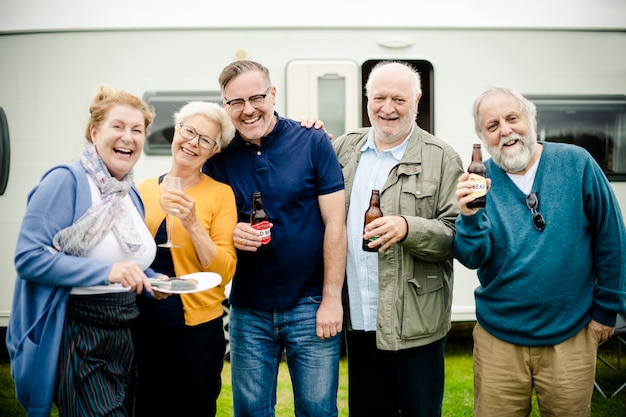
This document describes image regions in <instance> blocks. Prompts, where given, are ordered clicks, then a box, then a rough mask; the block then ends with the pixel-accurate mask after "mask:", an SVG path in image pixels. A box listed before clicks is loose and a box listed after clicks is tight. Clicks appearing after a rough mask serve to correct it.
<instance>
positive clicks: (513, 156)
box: [487, 134, 537, 174]
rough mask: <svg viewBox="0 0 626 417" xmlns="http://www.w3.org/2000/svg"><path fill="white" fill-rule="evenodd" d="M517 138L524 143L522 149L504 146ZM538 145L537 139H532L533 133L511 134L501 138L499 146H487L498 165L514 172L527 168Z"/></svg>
mask: <svg viewBox="0 0 626 417" xmlns="http://www.w3.org/2000/svg"><path fill="white" fill-rule="evenodd" d="M515 139H517V140H518V141H519V142H520V143H522V145H523V146H522V148H521V149H520V148H517V149H508V148H507V147H505V146H504V144H505V143H507V142H510V141H511V140H515ZM536 146H537V141H536V140H533V139H532V136H531V134H529V135H527V136H520V135H518V134H511V135H509V136H507V137H505V138H502V139H500V143H499V144H498V145H497V146H487V151H488V152H489V155H491V158H492V159H493V161H494V162H495V163H496V165H498V166H499V167H500V168H502V169H503V170H505V171H506V172H509V173H512V174H514V173H516V172H520V171H522V170H523V169H524V168H526V166H527V165H528V163H529V162H530V160H531V158H532V156H533V154H534V152H535V148H536Z"/></svg>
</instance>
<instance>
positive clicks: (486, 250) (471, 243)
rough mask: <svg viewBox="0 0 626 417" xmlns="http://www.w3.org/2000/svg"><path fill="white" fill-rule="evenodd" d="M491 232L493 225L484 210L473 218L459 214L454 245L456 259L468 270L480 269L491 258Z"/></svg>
mask: <svg viewBox="0 0 626 417" xmlns="http://www.w3.org/2000/svg"><path fill="white" fill-rule="evenodd" d="M490 232H491V225H490V223H489V219H488V218H487V216H486V215H485V213H484V210H480V211H479V212H478V213H476V214H474V215H472V216H466V215H464V214H459V216H458V217H457V218H456V235H455V236H454V242H453V245H452V249H453V251H454V257H455V258H456V259H458V261H459V262H461V263H462V264H463V265H465V266H466V267H467V268H470V269H478V268H480V267H481V266H482V265H483V264H485V263H486V262H487V261H488V260H489V258H490V257H491V251H492V245H491V239H490V237H489V235H490Z"/></svg>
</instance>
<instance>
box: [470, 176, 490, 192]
mask: <svg viewBox="0 0 626 417" xmlns="http://www.w3.org/2000/svg"><path fill="white" fill-rule="evenodd" d="M469 180H470V181H471V182H472V187H473V188H474V191H473V192H472V195H473V196H474V197H482V196H484V195H485V194H487V178H485V177H483V176H482V175H478V174H469Z"/></svg>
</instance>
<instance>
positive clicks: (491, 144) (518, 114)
mask: <svg viewBox="0 0 626 417" xmlns="http://www.w3.org/2000/svg"><path fill="white" fill-rule="evenodd" d="M478 116H479V118H480V130H481V133H482V139H483V141H484V142H485V147H486V148H487V151H488V152H489V154H490V155H491V157H492V158H493V161H494V162H495V163H496V164H497V165H498V166H500V167H501V168H502V169H504V170H505V171H507V172H510V173H524V172H525V171H526V170H527V169H528V168H529V163H530V162H531V159H532V157H533V154H534V153H535V150H536V147H537V133H536V132H535V131H534V129H533V127H532V124H531V123H530V122H529V119H528V115H526V114H525V113H524V112H523V111H521V108H520V103H519V102H518V101H517V100H516V99H515V97H513V96H510V95H508V94H505V93H502V92H496V93H493V94H491V95H489V96H487V97H485V98H484V100H483V101H482V103H481V105H480V108H479V109H478Z"/></svg>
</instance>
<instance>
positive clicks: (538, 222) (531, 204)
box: [526, 193, 546, 232]
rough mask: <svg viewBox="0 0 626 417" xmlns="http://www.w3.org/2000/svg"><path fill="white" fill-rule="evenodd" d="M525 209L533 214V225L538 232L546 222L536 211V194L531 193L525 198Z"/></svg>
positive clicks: (537, 205) (537, 199)
mask: <svg viewBox="0 0 626 417" xmlns="http://www.w3.org/2000/svg"><path fill="white" fill-rule="evenodd" d="M526 207H528V209H529V210H530V212H531V213H532V214H533V225H534V226H535V229H537V230H539V231H540V232H541V231H542V230H543V229H544V228H545V227H546V220H545V219H544V218H543V215H542V214H541V213H539V211H537V208H538V207H539V197H537V194H536V193H531V194H528V195H527V196H526Z"/></svg>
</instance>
